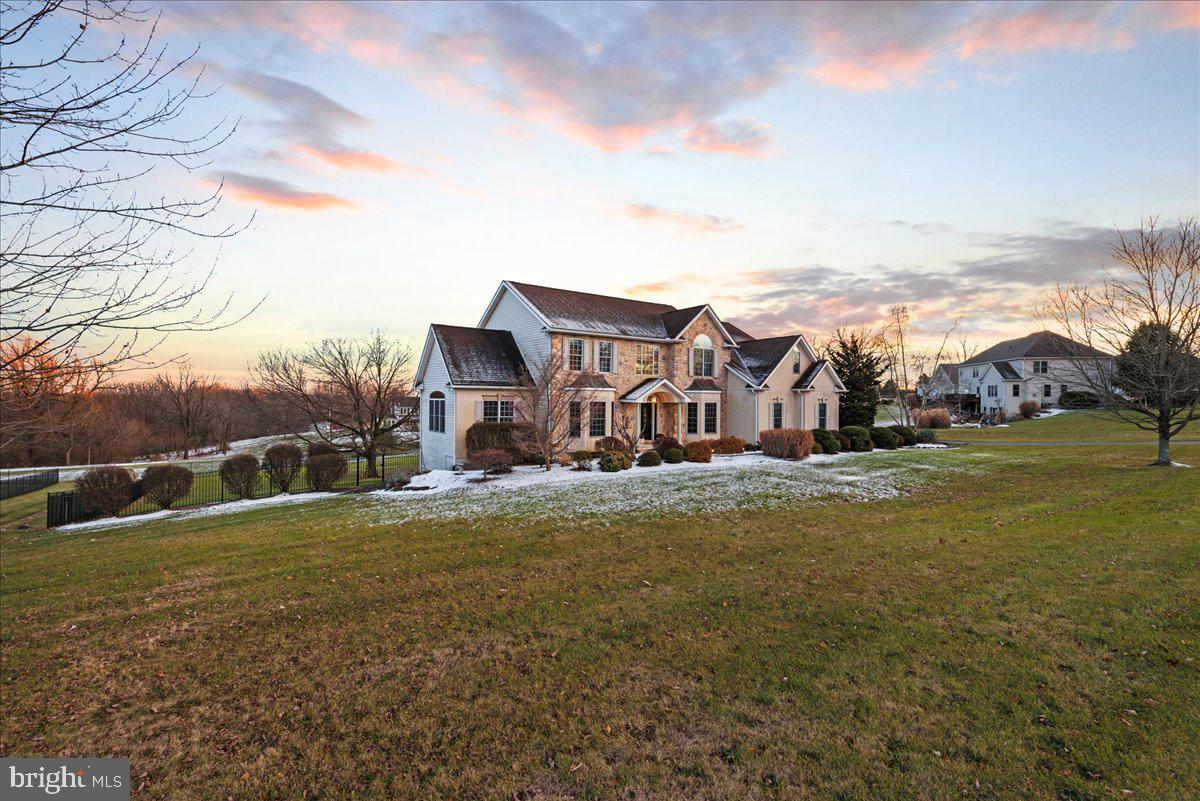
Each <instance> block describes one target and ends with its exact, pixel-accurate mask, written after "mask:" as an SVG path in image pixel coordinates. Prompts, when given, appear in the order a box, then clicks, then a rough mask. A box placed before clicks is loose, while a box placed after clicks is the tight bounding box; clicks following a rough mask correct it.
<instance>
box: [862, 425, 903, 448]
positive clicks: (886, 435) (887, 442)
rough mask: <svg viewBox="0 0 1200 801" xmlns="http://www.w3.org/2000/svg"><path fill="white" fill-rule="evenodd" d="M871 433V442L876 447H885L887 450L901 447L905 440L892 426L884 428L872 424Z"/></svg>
mask: <svg viewBox="0 0 1200 801" xmlns="http://www.w3.org/2000/svg"><path fill="white" fill-rule="evenodd" d="M868 433H869V434H870V435H871V442H872V443H874V445H875V447H876V448H883V449H884V450H885V451H894V450H896V448H899V447H900V443H901V442H902V441H903V440H901V439H900V435H899V434H897V433H896V432H895V431H892V430H891V429H890V428H882V427H880V426H872V427H871V429H870V431H869V432H868Z"/></svg>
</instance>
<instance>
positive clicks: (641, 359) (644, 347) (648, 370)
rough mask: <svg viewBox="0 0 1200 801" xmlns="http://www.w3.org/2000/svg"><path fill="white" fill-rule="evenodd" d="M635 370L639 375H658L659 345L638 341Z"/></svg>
mask: <svg viewBox="0 0 1200 801" xmlns="http://www.w3.org/2000/svg"><path fill="white" fill-rule="evenodd" d="M634 372H636V373H637V374H638V375H658V345H649V344H647V343H645V342H639V343H638V347H637V364H636V365H635V366H634Z"/></svg>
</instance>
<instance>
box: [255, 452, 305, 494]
mask: <svg viewBox="0 0 1200 801" xmlns="http://www.w3.org/2000/svg"><path fill="white" fill-rule="evenodd" d="M303 462H304V454H303V452H302V451H301V450H300V448H298V447H297V446H295V445H291V444H288V443H286V442H281V443H280V444H278V445H272V446H271V447H269V448H267V452H266V453H265V454H263V461H262V469H263V470H265V471H266V473H267V475H268V476H270V477H271V481H272V483H274V484H275V486H277V487H279V491H280V492H287V491H288V488H289V487H291V486H292V482H293V481H295V480H296V476H298V475H300V468H301V467H302V466H303Z"/></svg>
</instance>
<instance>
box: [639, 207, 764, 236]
mask: <svg viewBox="0 0 1200 801" xmlns="http://www.w3.org/2000/svg"><path fill="white" fill-rule="evenodd" d="M621 211H622V213H624V214H625V215H626V216H627V217H629V218H630V219H633V220H639V221H642V222H663V223H670V224H672V225H674V226H675V227H676V229H677V232H678V233H681V234H719V233H727V232H730V231H740V230H741V229H743V228H745V226H744V225H742V224H741V223H739V222H736V221H734V220H730V219H728V218H726V217H718V216H716V215H714V214H694V213H692V212H687V211H672V210H670V209H664V208H660V207H658V206H655V205H653V204H651V203H627V204H625V205H624V206H622V207H621Z"/></svg>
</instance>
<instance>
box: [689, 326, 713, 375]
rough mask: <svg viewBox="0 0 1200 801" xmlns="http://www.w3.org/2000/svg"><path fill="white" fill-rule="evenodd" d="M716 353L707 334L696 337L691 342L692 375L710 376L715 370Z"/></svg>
mask: <svg viewBox="0 0 1200 801" xmlns="http://www.w3.org/2000/svg"><path fill="white" fill-rule="evenodd" d="M716 363H717V355H716V351H714V350H713V345H712V340H711V339H709V337H708V335H707V334H701V335H700V336H698V337H696V339H695V341H694V342H693V343H692V375H697V376H706V377H708V378H711V377H712V375H713V373H714V372H715V370H716Z"/></svg>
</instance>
